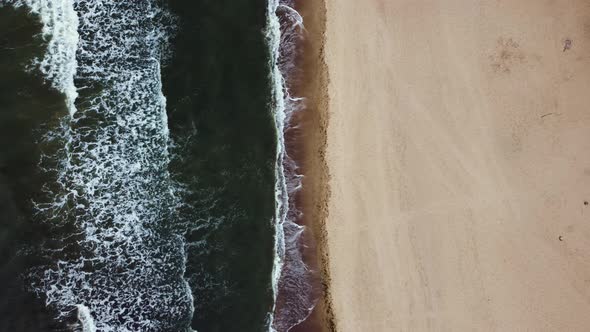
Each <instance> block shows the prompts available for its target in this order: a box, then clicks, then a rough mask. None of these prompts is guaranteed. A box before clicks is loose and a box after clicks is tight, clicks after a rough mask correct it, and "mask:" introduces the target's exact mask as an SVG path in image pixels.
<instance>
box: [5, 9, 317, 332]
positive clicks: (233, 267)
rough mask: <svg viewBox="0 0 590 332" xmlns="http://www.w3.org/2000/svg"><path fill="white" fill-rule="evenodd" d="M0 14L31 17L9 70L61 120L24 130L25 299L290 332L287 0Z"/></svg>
mask: <svg viewBox="0 0 590 332" xmlns="http://www.w3.org/2000/svg"><path fill="white" fill-rule="evenodd" d="M3 5H4V6H6V5H10V6H12V7H14V8H26V10H27V11H29V12H30V13H31V15H33V16H34V17H35V18H36V19H38V20H39V22H40V25H41V28H42V34H41V35H40V37H41V39H42V40H43V44H44V45H45V46H46V49H45V52H44V53H43V54H42V55H39V56H37V58H36V60H34V61H31V62H29V63H27V64H26V66H25V67H26V68H23V69H24V70H26V71H27V72H28V73H29V75H35V73H37V72H38V73H40V74H41V76H42V77H43V79H44V81H45V82H46V83H47V84H48V85H49V86H51V88H52V89H54V90H57V91H58V92H59V93H60V94H61V95H62V96H63V99H64V105H65V108H66V110H67V112H63V113H60V112H56V113H55V116H53V117H52V118H51V119H44V120H42V121H41V120H40V123H41V124H40V125H38V126H36V127H35V128H34V129H33V131H32V132H31V133H32V134H31V135H32V136H33V137H35V145H36V147H37V148H38V150H39V158H38V160H37V162H38V165H37V171H38V173H39V174H41V175H40V176H41V177H42V178H43V179H44V180H43V184H42V185H40V189H39V191H38V192H35V193H33V192H31V193H29V194H26V195H23V196H24V198H23V202H31V203H30V204H29V203H23V206H30V207H31V208H30V210H31V212H30V216H29V217H28V218H29V219H30V220H32V221H33V222H34V223H36V224H39V225H43V226H42V227H43V230H44V231H43V235H42V236H43V238H42V239H39V240H34V241H33V240H32V239H29V240H28V241H26V242H27V243H29V244H28V245H24V244H20V245H21V246H22V248H23V249H22V250H21V251H20V253H19V255H21V256H26V257H29V258H28V259H29V260H30V261H31V262H30V263H28V265H29V268H27V269H26V271H24V272H23V278H24V281H25V284H26V287H27V289H28V290H29V291H31V292H33V293H34V294H36V296H37V297H38V298H39V299H42V300H43V301H44V302H45V305H46V307H47V309H48V310H49V313H50V314H51V315H53V316H54V318H55V319H56V321H57V322H61V323H62V326H66V327H67V328H68V329H72V330H78V331H86V332H90V331H105V332H109V331H116V332H125V331H171V332H173V331H175V332H180V331H190V330H191V329H198V330H199V331H235V330H241V331H260V330H276V331H288V330H289V329H290V328H291V327H292V326H294V325H296V324H298V323H299V322H301V321H302V320H303V319H305V318H306V317H307V315H309V313H310V311H311V309H312V308H313V305H314V301H313V298H312V297H311V293H312V292H311V285H310V283H309V280H310V273H311V272H310V271H309V270H308V268H307V267H306V266H305V264H304V263H303V261H302V258H301V252H300V250H301V248H300V243H299V236H300V235H301V233H302V232H303V230H304V228H303V227H301V226H299V225H297V224H296V221H297V219H298V218H299V217H300V212H299V211H298V210H297V208H296V206H295V204H294V201H293V194H294V193H295V192H296V191H297V190H299V188H300V184H301V182H300V179H301V177H300V175H298V174H297V167H296V165H295V163H294V162H293V160H292V159H291V158H290V157H289V156H288V154H287V152H286V147H285V140H284V134H285V132H286V131H287V130H288V129H289V128H288V125H289V122H290V118H291V115H292V114H293V112H295V111H297V110H298V109H299V108H300V107H301V102H302V101H301V100H300V99H298V98H293V97H291V96H290V93H289V88H288V84H287V79H286V77H288V75H289V74H290V72H291V71H292V70H295V69H294V67H293V64H294V58H293V57H294V49H293V48H294V47H295V45H296V42H297V38H300V34H301V32H302V31H303V26H302V21H301V17H300V16H299V15H298V14H297V12H295V11H294V10H293V9H292V4H291V3H288V2H278V1H275V0H270V1H268V2H267V1H266V0H264V1H263V0H260V1H255V2H252V1H235V0H234V1H222V0H219V2H217V3H208V2H204V1H186V2H183V1H176V2H174V1H171V2H170V3H169V4H167V3H166V2H165V1H161V0H141V1H114V0H0V10H3V9H2V6H3ZM230 22H231V24H230ZM239 34H243V37H241V39H239V40H242V41H238V39H236V36H238V35H239ZM269 48H270V49H269ZM236 50H238V52H236ZM241 62H245V63H249V65H243V64H241ZM1 65H2V63H0V69H1V68H2V67H1ZM36 93H37V94H38V95H39V96H37V97H36V96H35V95H30V98H31V99H32V100H34V99H35V98H41V97H40V96H41V95H40V93H39V92H36ZM164 93H166V96H167V97H168V101H167V98H166V97H164ZM0 106H2V105H0ZM7 110H8V109H7ZM0 111H1V109H0ZM0 113H1V112H0ZM2 149H3V147H2V146H0V166H2V165H1V162H2V158H1V157H2V153H4V152H3V151H4V150H2ZM0 171H2V170H0ZM0 173H1V172H0ZM0 175H2V174H0ZM0 180H1V178H0ZM0 189H1V188H0ZM273 192H274V200H273ZM273 243H274V248H273ZM273 258H274V260H273ZM0 320H1V319H0ZM0 323H1V322H0ZM0 326H3V325H0ZM9 326H10V324H9ZM60 329H61V327H60Z"/></svg>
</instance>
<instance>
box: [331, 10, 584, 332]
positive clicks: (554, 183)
mask: <svg viewBox="0 0 590 332" xmlns="http://www.w3.org/2000/svg"><path fill="white" fill-rule="evenodd" d="M326 7H327V16H326V17H327V31H326V44H325V50H326V54H325V60H326V62H327V66H328V73H329V80H330V83H329V84H328V90H329V107H328V116H329V124H328V128H327V129H328V130H327V150H326V155H327V165H328V168H329V173H330V180H329V181H328V182H329V188H330V191H331V195H330V198H329V204H328V210H329V216H328V217H327V219H326V224H325V227H326V230H327V242H328V246H327V249H328V251H329V254H330V260H329V270H330V275H329V276H330V278H331V284H330V292H331V296H332V305H333V310H334V314H335V317H336V325H337V330H338V331H342V332H347V331H363V332H364V331H371V332H373V331H589V330H590V205H584V201H586V200H588V201H590V2H588V1H587V0H562V1H560V0H481V1H475V0H362V1H361V0H326ZM566 39H570V40H571V41H572V43H571V48H570V49H568V50H565V51H564V44H565V41H566Z"/></svg>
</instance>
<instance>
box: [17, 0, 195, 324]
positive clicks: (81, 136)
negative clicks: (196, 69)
mask: <svg viewBox="0 0 590 332" xmlns="http://www.w3.org/2000/svg"><path fill="white" fill-rule="evenodd" d="M8 3H9V4H12V5H15V6H27V7H28V8H29V9H30V11H31V12H32V13H34V14H36V15H37V16H38V17H39V18H40V20H41V22H42V24H43V37H44V38H45V40H46V41H47V43H48V50H47V52H46V54H45V55H44V56H43V58H42V59H39V60H38V61H37V62H36V63H35V64H34V67H35V68H38V69H39V70H40V71H41V72H42V73H43V75H44V76H45V78H46V79H47V81H48V82H50V83H51V85H52V86H53V87H54V88H56V89H57V90H59V91H60V92H62V93H63V94H64V96H65V100H66V106H67V108H68V110H69V114H68V115H67V116H65V117H64V118H63V119H62V120H61V126H59V127H58V128H54V129H53V130H51V131H49V132H47V133H46V134H45V135H44V138H43V143H44V144H47V145H52V146H58V147H59V148H58V150H57V151H58V152H57V153H52V154H47V155H44V156H42V161H41V167H42V168H43V170H44V171H45V172H46V173H48V174H52V175H53V177H54V178H56V179H57V181H55V183H50V184H47V185H46V186H45V188H44V189H45V194H46V195H45V196H46V197H47V198H46V199H39V200H37V201H35V202H34V204H35V210H36V213H37V217H38V218H39V219H41V220H43V221H44V222H46V223H47V224H48V225H49V227H50V228H51V235H50V237H51V238H50V239H49V240H48V241H46V243H43V244H42V253H43V257H44V259H45V262H46V263H45V264H42V266H40V267H38V268H35V269H33V270H32V271H31V275H30V276H29V278H30V279H31V280H32V281H31V282H32V287H33V290H34V291H35V292H36V293H37V294H39V295H40V296H41V297H42V298H44V299H45V301H46V304H47V305H48V306H49V307H50V308H52V309H54V310H55V312H56V315H57V318H58V319H59V320H62V321H68V320H76V324H75V326H76V327H75V328H74V329H76V330H83V331H87V332H93V331H104V332H111V331H112V332H115V331H116V332H127V331H189V330H190V322H191V320H192V315H193V297H192V293H191V291H190V288H189V286H188V284H187V282H186V280H185V279H184V273H185V265H186V264H185V263H186V257H185V243H184V237H183V230H182V227H181V223H180V222H179V220H178V216H177V215H176V212H175V211H176V210H177V209H176V207H177V205H179V204H181V203H180V202H181V198H180V197H179V194H178V193H177V192H178V191H177V184H175V183H174V181H173V180H172V179H171V178H170V174H169V172H168V163H169V159H170V158H169V153H168V145H169V137H168V123H167V116H166V99H165V97H164V96H163V94H162V83H161V73H160V66H161V64H162V62H163V61H164V60H165V58H166V56H167V55H166V52H165V50H166V49H167V48H168V47H167V43H168V39H169V36H170V34H171V33H172V31H173V30H172V29H173V27H174V18H173V17H171V15H169V14H168V13H167V12H166V11H165V10H163V9H162V8H160V7H159V6H158V5H157V3H158V2H157V1H156V0H141V1H132V2H131V1H130V2H126V1H125V2H122V1H116V0H21V1H8Z"/></svg>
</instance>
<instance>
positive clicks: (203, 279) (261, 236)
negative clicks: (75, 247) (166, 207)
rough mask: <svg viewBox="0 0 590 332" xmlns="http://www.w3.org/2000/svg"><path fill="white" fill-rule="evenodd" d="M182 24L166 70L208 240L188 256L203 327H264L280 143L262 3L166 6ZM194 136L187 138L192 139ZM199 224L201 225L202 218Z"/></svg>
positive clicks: (178, 168) (197, 235)
mask: <svg viewBox="0 0 590 332" xmlns="http://www.w3.org/2000/svg"><path fill="white" fill-rule="evenodd" d="M168 4H169V6H170V9H171V10H172V12H173V13H174V14H175V15H176V16H177V17H178V18H179V20H180V21H179V30H178V35H177V36H176V38H175V39H174V41H173V59H172V61H171V63H170V64H169V65H168V66H166V68H165V70H164V74H163V76H164V94H165V95H166V97H167V101H168V119H169V123H170V125H169V126H170V129H171V135H172V137H173V138H174V139H175V141H176V142H177V143H178V144H179V150H178V154H179V155H180V156H182V158H181V159H182V160H177V161H176V162H174V163H173V164H172V168H171V169H172V171H173V173H174V174H177V175H178V176H179V178H180V181H181V182H184V183H188V184H189V188H190V190H191V191H193V192H194V194H193V195H191V199H190V201H191V202H193V204H195V209H194V212H196V213H194V212H193V211H191V212H190V213H191V214H192V217H193V218H194V219H195V222H196V223H203V222H204V223H208V224H209V225H210V226H209V227H205V228H204V229H202V230H196V231H194V232H192V233H190V234H189V236H188V240H189V243H190V242H194V243H196V242H198V241H203V240H205V242H204V243H203V244H202V245H196V246H194V247H193V248H192V250H190V251H189V253H188V256H189V264H188V270H187V274H188V275H189V277H190V281H191V286H192V287H193V289H195V291H194V294H195V313H196V314H195V320H194V324H193V327H195V328H197V329H198V330H199V331H263V330H264V329H265V324H266V318H267V315H268V313H269V312H270V311H271V305H272V292H271V288H270V283H271V280H270V276H271V270H272V263H273V260H272V257H273V251H274V242H273V241H274V240H273V234H274V228H273V226H272V224H271V220H272V218H273V215H274V209H275V206H274V204H275V198H274V167H275V165H274V162H275V153H276V151H275V148H276V137H275V129H274V123H273V119H272V115H271V111H270V109H269V101H270V97H271V96H270V85H269V84H270V82H269V79H268V77H269V70H270V68H269V64H268V63H269V51H268V46H267V45H266V41H265V39H264V35H263V32H264V29H265V25H266V6H267V2H266V0H199V1H194V0H182V1H173V0H171V1H169V2H168ZM189 137H190V138H189ZM199 220H200V221H199Z"/></svg>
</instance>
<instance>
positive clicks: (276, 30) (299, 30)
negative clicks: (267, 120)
mask: <svg viewBox="0 0 590 332" xmlns="http://www.w3.org/2000/svg"><path fill="white" fill-rule="evenodd" d="M304 31H305V27H304V25H303V18H302V17H301V15H300V14H299V13H298V12H297V11H296V10H295V9H294V3H293V1H292V0H269V1H268V8H267V28H266V31H265V33H266V40H267V43H268V47H269V50H270V84H271V112H272V115H273V117H274V122H275V128H276V136H277V147H276V161H275V216H274V219H273V221H272V222H273V226H274V228H275V257H274V264H273V270H272V290H273V296H274V301H273V306H272V310H271V312H270V313H269V315H268V320H267V323H268V330H269V331H270V332H275V331H278V332H287V331H289V330H290V329H292V328H293V327H294V326H297V325H299V324H300V323H301V322H303V321H305V320H306V319H307V318H308V317H309V315H310V314H311V312H312V311H313V309H314V307H315V302H316V299H314V298H313V286H312V284H311V278H312V276H311V273H312V272H311V271H310V269H309V268H308V267H307V266H306V264H305V262H304V260H303V255H302V251H301V250H302V249H301V246H302V243H300V237H301V235H302V234H303V232H304V230H305V227H304V226H303V225H300V224H298V222H299V221H300V220H301V216H302V214H301V212H300V211H299V210H298V207H297V206H296V202H295V196H296V194H297V192H298V191H299V190H300V189H301V184H302V177H303V176H302V175H301V174H299V173H298V166H297V164H296V163H295V161H294V160H293V158H291V157H290V156H289V153H288V149H287V139H286V136H287V132H288V131H289V130H290V129H292V128H290V126H291V125H293V124H292V123H291V119H292V116H293V115H294V114H295V113H296V112H298V111H299V110H301V109H302V107H303V101H304V100H303V98H298V97H294V96H291V94H290V89H289V79H290V78H291V77H292V75H295V74H296V72H297V68H296V66H297V64H296V58H297V52H298V49H297V48H298V45H299V42H300V38H302V36H303V32H304ZM294 126H295V127H296V126H297V125H296V124H295V125H294Z"/></svg>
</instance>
